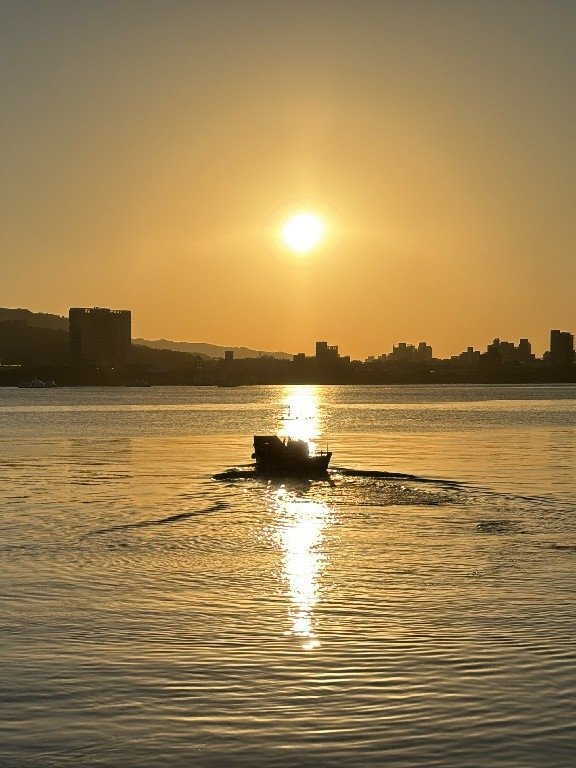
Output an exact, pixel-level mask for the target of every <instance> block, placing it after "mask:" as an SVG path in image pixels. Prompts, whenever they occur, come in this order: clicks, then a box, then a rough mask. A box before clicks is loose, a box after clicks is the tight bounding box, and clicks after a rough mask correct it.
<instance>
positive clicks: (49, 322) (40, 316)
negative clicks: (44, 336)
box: [0, 307, 68, 331]
mask: <svg viewBox="0 0 576 768" xmlns="http://www.w3.org/2000/svg"><path fill="white" fill-rule="evenodd" d="M15 321H21V322H24V323H26V324H27V325H30V326H33V327H34V328H48V329H49V330H51V331H68V318H67V317H61V316H60V315H49V314H47V313H46V312H31V311H30V310H29V309H8V308H6V307H0V323H5V322H15Z"/></svg>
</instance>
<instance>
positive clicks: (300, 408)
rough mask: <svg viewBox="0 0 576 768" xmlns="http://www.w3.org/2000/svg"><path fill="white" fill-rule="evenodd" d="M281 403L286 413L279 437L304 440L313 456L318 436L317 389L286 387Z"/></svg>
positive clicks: (318, 398)
mask: <svg viewBox="0 0 576 768" xmlns="http://www.w3.org/2000/svg"><path fill="white" fill-rule="evenodd" d="M282 402H283V404H284V406H285V409H286V411H285V415H284V417H283V426H282V430H281V432H280V436H281V437H289V438H291V439H292V440H305V441H306V442H307V443H308V444H309V446H310V453H311V454H314V453H315V452H316V441H317V440H318V437H319V435H320V423H319V421H320V420H319V414H318V410H319V404H320V397H319V394H318V389H317V387H313V386H309V387H308V386H292V387H286V390H285V394H284V396H283V398H282Z"/></svg>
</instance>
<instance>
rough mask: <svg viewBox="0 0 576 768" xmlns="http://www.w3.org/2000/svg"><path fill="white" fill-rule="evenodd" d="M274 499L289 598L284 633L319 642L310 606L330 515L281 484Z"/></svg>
mask: <svg viewBox="0 0 576 768" xmlns="http://www.w3.org/2000/svg"><path fill="white" fill-rule="evenodd" d="M274 502H275V506H276V510H277V513H278V525H277V529H276V538H277V540H278V542H279V544H280V546H281V548H282V554H283V562H282V566H283V574H282V575H283V578H284V581H285V583H286V585H287V594H288V596H289V598H290V601H291V602H290V607H289V610H288V617H289V619H290V622H291V629H290V630H289V631H288V634H291V635H293V636H294V637H297V638H299V639H300V640H301V641H302V647H303V648H304V649H306V650H313V649H314V648H317V647H318V646H319V645H320V640H319V639H318V636H317V634H316V620H315V614H314V610H315V607H316V606H317V604H318V602H319V600H320V591H321V590H320V581H321V576H322V572H323V570H324V568H325V565H326V554H325V552H324V550H323V547H322V545H323V540H324V529H325V528H326V526H327V524H328V523H329V522H330V520H331V518H332V515H333V513H332V510H331V509H330V508H329V507H327V506H326V505H325V504H322V503H320V502H316V501H307V500H306V499H301V498H294V496H293V495H292V494H291V493H290V492H289V491H288V490H287V489H286V487H285V486H282V487H281V488H279V489H277V490H276V492H275V497H274Z"/></svg>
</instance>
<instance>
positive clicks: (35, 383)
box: [18, 379, 58, 389]
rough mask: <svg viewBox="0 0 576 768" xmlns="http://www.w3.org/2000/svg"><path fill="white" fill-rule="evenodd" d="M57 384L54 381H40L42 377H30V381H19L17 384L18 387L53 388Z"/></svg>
mask: <svg viewBox="0 0 576 768" xmlns="http://www.w3.org/2000/svg"><path fill="white" fill-rule="evenodd" d="M57 386H58V384H56V382H55V381H42V379H30V381H21V382H20V384H18V388H19V389H53V388H54V387H57Z"/></svg>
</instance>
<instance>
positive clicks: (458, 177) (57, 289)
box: [0, 0, 576, 358]
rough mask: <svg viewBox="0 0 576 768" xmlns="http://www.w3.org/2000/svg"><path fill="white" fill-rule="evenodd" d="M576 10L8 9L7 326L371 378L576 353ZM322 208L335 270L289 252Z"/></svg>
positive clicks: (222, 3) (337, 3)
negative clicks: (563, 341) (555, 351)
mask: <svg viewBox="0 0 576 768" xmlns="http://www.w3.org/2000/svg"><path fill="white" fill-rule="evenodd" d="M575 37H576V3H574V2H572V1H571V0H570V1H567V2H559V1H558V0H556V1H555V0H542V1H538V2H536V1H535V2H531V0H517V1H516V0H501V1H500V2H496V1H491V0H482V2H480V1H478V2H472V1H467V0H454V1H453V2H445V1H443V0H421V1H418V0H397V1H396V2H393V1H391V0H390V1H389V0H302V1H300V0H259V1H256V0H253V1H249V0H181V1H178V0H70V1H69V2H68V1H63V0H38V1H35V0H1V2H0V100H1V101H0V103H1V105H2V112H1V120H0V258H1V265H2V269H1V279H0V306H8V307H27V308H29V309H32V310H34V311H45V312H55V313H58V314H66V313H67V311H68V307H69V306H96V305H98V306H107V307H113V308H127V309H131V310H132V312H133V334H134V335H135V336H145V337H147V338H159V337H164V338H172V339H181V340H187V341H207V342H213V343H218V344H224V345H242V344H245V345H247V346H250V347H253V348H256V349H264V350H279V349H281V350H285V351H288V352H298V351H305V352H307V353H312V351H313V346H314V341H315V340H316V339H326V340H327V341H328V342H329V343H332V344H338V345H339V346H340V350H341V352H342V353H343V354H351V355H352V356H353V357H359V358H363V357H365V356H366V355H369V354H380V353H381V352H388V351H390V349H391V346H392V344H393V343H396V342H399V341H407V342H409V343H417V342H419V341H422V340H425V341H427V342H428V343H430V344H432V346H433V348H434V353H435V354H439V355H442V356H444V355H449V354H455V353H457V352H460V351H461V350H462V349H464V348H465V347H466V346H467V345H470V344H473V345H475V346H476V347H477V348H482V349H484V348H485V346H486V343H487V342H489V341H491V340H492V338H493V337H495V336H499V337H500V338H503V339H506V340H510V341H516V342H517V341H518V339H519V338H520V337H526V336H527V337H528V338H530V339H531V340H532V342H533V345H534V348H535V351H536V352H538V353H539V354H540V353H541V352H542V351H543V350H544V349H545V348H547V346H548V334H549V331H550V329H551V328H560V329H562V330H570V331H572V332H574V331H576V313H575V312H574V305H575V299H574V287H575V284H576V282H575V278H576V259H575V258H574V257H575V254H576V215H575V210H574V209H575V205H574V203H575V198H576V149H575V139H576V134H575V126H576V119H575V118H576V115H575V112H576V46H575V44H574V39H575ZM302 202H305V203H306V204H307V205H308V207H309V208H311V209H317V210H318V211H320V212H321V213H323V214H324V215H326V216H327V217H328V220H329V223H330V226H331V229H332V231H333V235H332V237H331V238H330V239H329V241H327V243H326V245H325V247H324V248H321V249H320V250H319V251H318V252H317V253H312V254H310V255H309V256H307V257H296V256H294V255H291V254H289V253H288V252H287V251H286V250H285V249H282V248H281V247H279V245H278V243H277V242H276V240H275V238H274V237H273V232H274V231H275V228H276V227H277V226H278V225H279V223H280V220H281V219H282V216H283V215H284V214H287V213H289V212H290V211H292V210H296V209H297V208H299V206H300V203H302Z"/></svg>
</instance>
